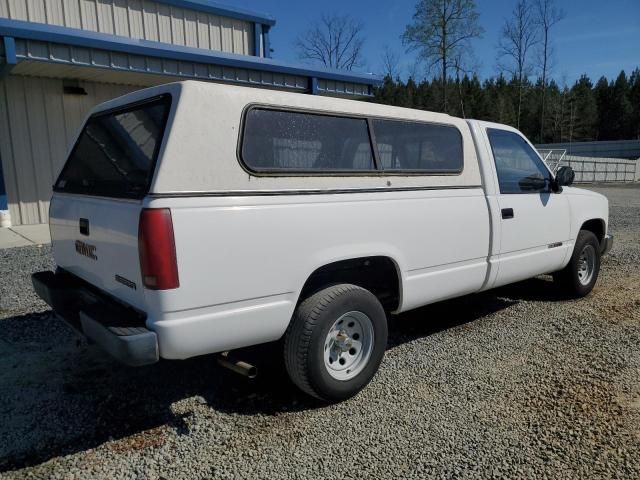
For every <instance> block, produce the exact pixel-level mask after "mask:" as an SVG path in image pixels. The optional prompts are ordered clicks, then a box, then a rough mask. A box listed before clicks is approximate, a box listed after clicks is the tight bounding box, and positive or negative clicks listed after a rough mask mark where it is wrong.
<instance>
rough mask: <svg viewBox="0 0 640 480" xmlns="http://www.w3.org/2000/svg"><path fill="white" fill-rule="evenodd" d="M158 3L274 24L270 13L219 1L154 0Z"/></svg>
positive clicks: (274, 21)
mask: <svg viewBox="0 0 640 480" xmlns="http://www.w3.org/2000/svg"><path fill="white" fill-rule="evenodd" d="M156 1H158V2H160V3H166V4H168V5H173V6H174V7H180V8H188V9H191V10H198V11H200V12H208V13H212V14H214V15H221V16H223V17H232V18H237V19H239V20H247V21H249V22H256V23H264V24H266V25H271V26H273V25H275V24H276V20H275V18H273V17H272V16H271V15H269V14H266V13H261V12H254V11H252V10H244V9H243V8H237V7H232V6H229V5H222V4H220V3H216V2H212V1H209V0H156Z"/></svg>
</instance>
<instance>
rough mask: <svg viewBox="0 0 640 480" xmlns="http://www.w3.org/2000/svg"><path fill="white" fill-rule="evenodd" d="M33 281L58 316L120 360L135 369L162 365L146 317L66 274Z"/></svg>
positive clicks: (42, 274) (51, 274)
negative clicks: (155, 364)
mask: <svg viewBox="0 0 640 480" xmlns="http://www.w3.org/2000/svg"><path fill="white" fill-rule="evenodd" d="M31 281H32V283H33V288H34V290H35V292H36V293H37V294H38V295H39V296H40V298H42V299H43V300H44V301H45V302H47V304H49V306H51V308H52V309H53V311H54V312H55V313H56V314H57V315H58V316H60V317H61V318H63V319H64V320H65V321H67V322H68V323H69V324H70V325H71V326H72V327H74V328H75V329H76V330H78V331H79V332H81V333H82V334H83V335H84V336H85V337H87V338H88V339H90V340H92V341H93V342H95V343H96V344H97V345H98V346H100V347H101V348H102V349H103V350H105V351H106V352H107V353H109V354H110V355H111V356H113V357H114V358H116V359H117V360H119V361H121V362H122V363H125V364H127V365H131V366H139V365H148V364H151V363H155V362H157V361H158V359H159V353H158V339H157V335H156V333H155V332H153V331H151V330H149V329H147V328H146V327H145V315H144V314H143V313H141V312H139V311H137V310H135V309H133V308H132V307H128V306H126V305H123V304H121V303H120V302H118V301H116V300H114V299H113V298H111V297H109V296H107V295H105V294H104V293H101V292H100V291H98V290H97V289H95V288H94V287H92V286H90V285H89V284H87V283H86V282H83V281H82V280H81V279H79V278H77V277H75V276H73V275H71V274H69V273H67V272H64V271H60V272H57V273H54V272H50V271H47V272H38V273H34V274H33V275H32V276H31Z"/></svg>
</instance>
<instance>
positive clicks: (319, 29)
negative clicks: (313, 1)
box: [296, 15, 364, 70]
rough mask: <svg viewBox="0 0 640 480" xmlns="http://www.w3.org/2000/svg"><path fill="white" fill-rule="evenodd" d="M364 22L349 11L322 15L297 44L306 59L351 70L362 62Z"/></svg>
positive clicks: (330, 66)
mask: <svg viewBox="0 0 640 480" xmlns="http://www.w3.org/2000/svg"><path fill="white" fill-rule="evenodd" d="M363 28H364V27H363V24H362V23H361V22H359V21H356V20H354V19H353V18H352V17H350V16H349V15H323V16H322V18H320V20H319V21H318V22H315V23H313V24H312V25H311V26H310V27H309V29H308V31H307V32H306V33H305V34H304V35H301V36H300V37H298V39H297V41H296V47H297V50H298V56H299V57H300V58H301V59H303V60H311V61H315V62H319V63H321V64H322V65H324V66H325V67H327V68H337V69H340V70H352V69H353V68H354V67H360V66H362V63H363V62H362V46H363V44H364V37H363V35H362V31H363Z"/></svg>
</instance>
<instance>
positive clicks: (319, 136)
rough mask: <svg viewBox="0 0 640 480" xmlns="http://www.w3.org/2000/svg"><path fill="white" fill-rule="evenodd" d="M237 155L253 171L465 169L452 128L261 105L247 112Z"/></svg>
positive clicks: (459, 138) (459, 140)
mask: <svg viewBox="0 0 640 480" xmlns="http://www.w3.org/2000/svg"><path fill="white" fill-rule="evenodd" d="M374 139H375V141H374ZM240 155H241V160H242V161H243V163H244V164H245V166H246V167H247V168H248V169H249V170H251V171H254V172H258V173H260V172H264V173H269V172H272V173H287V172H291V173H295V172H309V173H316V174H322V173H332V172H333V173H342V172H345V173H348V172H353V173H357V172H361V173H362V172H378V171H388V172H415V173H422V174H425V173H432V174H438V173H460V172H461V171H462V169H463V165H464V156H463V147H462V135H461V134H460V131H459V130H458V129H457V128H456V127H454V126H451V125H442V124H435V123H427V122H416V121H405V120H396V119H393V120H391V119H379V118H374V119H367V118H366V117H351V116H344V115H331V114H328V113H324V112H323V113H318V112H305V111H291V110H280V109H272V108H260V107H251V108H249V109H248V110H247V112H246V116H245V119H244V130H243V135H242V144H241V152H240Z"/></svg>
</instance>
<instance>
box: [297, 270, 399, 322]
mask: <svg viewBox="0 0 640 480" xmlns="http://www.w3.org/2000/svg"><path fill="white" fill-rule="evenodd" d="M336 283H351V284H353V285H358V286H359V287H362V288H366V289H367V290H369V291H370V292H371V293H373V294H374V295H375V296H376V297H378V300H380V303H382V306H383V307H384V308H385V310H387V311H393V310H396V309H397V308H398V307H399V306H400V275H399V273H398V268H397V267H396V263H395V262H394V261H393V260H392V259H390V258H389V257H360V258H351V259H348V260H341V261H338V262H333V263H329V264H327V265H324V266H322V267H320V268H318V269H317V270H315V271H314V272H313V273H312V274H311V276H309V278H308V279H307V281H306V282H305V284H304V286H303V287H302V292H301V293H300V301H302V300H303V299H305V298H307V297H308V296H309V295H311V294H312V293H314V292H316V291H318V290H320V289H321V288H323V287H325V286H327V285H331V284H336Z"/></svg>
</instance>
